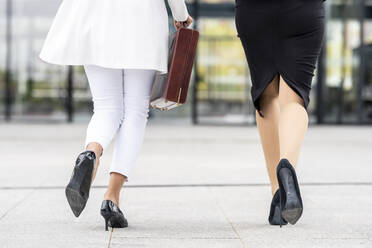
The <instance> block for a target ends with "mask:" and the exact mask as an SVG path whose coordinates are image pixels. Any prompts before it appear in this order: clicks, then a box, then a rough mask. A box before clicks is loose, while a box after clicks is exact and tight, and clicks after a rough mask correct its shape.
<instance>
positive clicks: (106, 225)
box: [105, 219, 108, 231]
mask: <svg viewBox="0 0 372 248" xmlns="http://www.w3.org/2000/svg"><path fill="white" fill-rule="evenodd" d="M105 230H106V231H108V219H105Z"/></svg>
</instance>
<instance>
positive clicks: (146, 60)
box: [40, 0, 188, 72]
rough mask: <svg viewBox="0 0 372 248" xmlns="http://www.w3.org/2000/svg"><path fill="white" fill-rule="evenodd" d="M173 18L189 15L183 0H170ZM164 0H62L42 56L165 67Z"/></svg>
mask: <svg viewBox="0 0 372 248" xmlns="http://www.w3.org/2000/svg"><path fill="white" fill-rule="evenodd" d="M168 2H169V5H170V7H171V10H172V14H173V16H174V18H175V19H176V20H178V21H185V20H186V19H187V17H188V12H187V8H186V5H185V2H184V0H168ZM168 34H169V25H168V15H167V11H166V7H165V0H64V1H63V2H62V4H61V6H60V8H59V10H58V12H57V15H56V17H55V19H54V21H53V24H52V26H51V28H50V30H49V33H48V35H47V38H46V40H45V42H44V46H43V48H42V50H41V53H40V58H41V59H42V60H44V61H45V62H48V63H52V64H60V65H85V64H94V65H99V66H103V67H107V68H117V69H123V68H125V69H153V70H157V71H160V72H166V71H167V60H168V59H167V57H168Z"/></svg>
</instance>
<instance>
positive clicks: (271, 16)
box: [235, 0, 325, 116]
mask: <svg viewBox="0 0 372 248" xmlns="http://www.w3.org/2000/svg"><path fill="white" fill-rule="evenodd" d="M324 19H325V10H324V3H323V0H236V13H235V21H236V27H237V31H238V36H239V37H240V39H241V42H242V44H243V48H244V51H245V55H246V57H247V61H248V65H249V69H250V73H251V78H252V89H251V94H252V99H253V102H254V106H255V108H256V109H257V110H258V112H259V113H260V115H261V116H262V113H261V111H260V105H259V98H260V96H261V94H262V92H263V91H264V90H265V88H266V87H267V86H268V84H269V83H270V82H271V81H272V80H273V79H274V78H275V76H276V75H278V74H279V75H280V76H282V78H283V79H284V81H285V82H286V83H287V84H288V85H289V86H290V87H291V89H293V90H294V91H295V92H296V93H297V94H298V95H299V96H300V97H301V98H302V99H303V101H304V105H305V108H306V109H307V106H308V104H309V100H310V99H309V94H310V89H311V81H312V78H313V76H314V70H315V65H316V62H317V59H318V56H319V54H320V50H321V46H322V43H323V36H324Z"/></svg>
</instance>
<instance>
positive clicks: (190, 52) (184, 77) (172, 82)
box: [150, 28, 199, 110]
mask: <svg viewBox="0 0 372 248" xmlns="http://www.w3.org/2000/svg"><path fill="white" fill-rule="evenodd" d="M198 40H199V32H198V31H196V30H193V29H188V28H181V29H179V30H178V31H177V32H176V33H175V35H174V37H173V38H172V39H171V46H170V52H169V65H168V74H157V75H156V78H155V82H154V85H153V87H152V92H151V99H150V103H151V106H152V107H153V108H158V109H161V110H169V109H172V108H175V107H178V106H180V105H182V104H184V103H185V102H186V98H187V91H188V89H189V84H190V77H191V72H192V68H193V65H194V59H195V54H196V47H197V44H198Z"/></svg>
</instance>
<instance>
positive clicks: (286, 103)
mask: <svg viewBox="0 0 372 248" xmlns="http://www.w3.org/2000/svg"><path fill="white" fill-rule="evenodd" d="M279 104H280V118H279V143H280V158H281V159H282V158H286V159H288V160H289V162H290V163H291V164H292V165H293V166H294V167H296V165H297V160H298V157H299V154H300V149H301V145H302V141H303V139H304V136H305V133H306V130H307V127H308V122H309V118H308V115H307V112H306V109H305V108H304V103H303V100H302V98H301V97H300V96H299V95H298V94H296V93H295V92H294V91H293V90H292V89H291V88H290V87H289V86H288V84H286V83H285V82H284V80H283V78H280V83H279Z"/></svg>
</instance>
